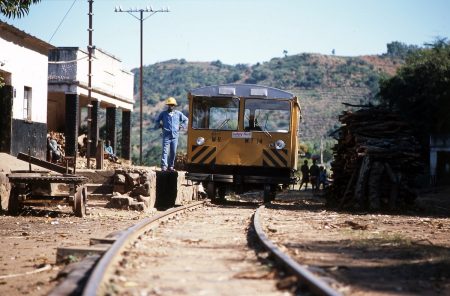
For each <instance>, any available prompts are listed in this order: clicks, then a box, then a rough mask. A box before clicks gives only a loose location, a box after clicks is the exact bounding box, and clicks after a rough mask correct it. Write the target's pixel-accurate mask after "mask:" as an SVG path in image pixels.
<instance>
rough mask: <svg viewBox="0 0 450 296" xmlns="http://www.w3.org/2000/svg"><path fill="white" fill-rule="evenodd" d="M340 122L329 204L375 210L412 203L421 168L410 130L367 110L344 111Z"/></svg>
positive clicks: (375, 110) (372, 109) (382, 112)
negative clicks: (414, 186) (416, 180)
mask: <svg viewBox="0 0 450 296" xmlns="http://www.w3.org/2000/svg"><path fill="white" fill-rule="evenodd" d="M339 121H340V122H341V123H342V127H341V128H340V129H339V130H338V131H336V132H335V133H334V135H335V136H336V137H337V140H338V143H337V144H336V145H335V147H334V148H333V153H334V162H333V164H332V170H333V176H334V181H333V184H332V186H330V187H329V190H328V192H327V199H328V202H329V203H330V204H337V205H339V207H340V208H343V209H363V210H375V211H378V210H383V209H389V210H394V209H396V210H401V209H402V208H404V207H405V205H406V204H410V203H411V202H413V201H414V199H415V197H416V194H415V192H414V190H413V189H412V188H413V185H414V180H415V178H416V176H417V175H418V174H419V173H420V172H421V171H422V169H423V163H422V160H421V154H420V150H421V147H420V145H419V143H418V141H417V140H416V139H415V138H414V136H413V131H412V129H411V128H410V126H409V125H408V124H407V123H406V122H405V121H404V120H402V118H401V117H400V116H399V114H396V113H393V112H392V111H389V110H386V109H383V108H380V107H369V106H366V107H364V108H362V109H360V110H358V111H354V112H352V111H345V112H344V113H343V114H342V115H341V116H340V117H339Z"/></svg>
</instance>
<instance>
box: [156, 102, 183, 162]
mask: <svg viewBox="0 0 450 296" xmlns="http://www.w3.org/2000/svg"><path fill="white" fill-rule="evenodd" d="M166 106H167V110H164V111H162V112H161V113H160V114H159V116H158V117H157V118H156V122H155V129H158V128H162V155H161V170H162V171H166V170H167V169H168V170H169V171H174V170H175V169H174V164H175V156H176V153H177V145H178V136H179V130H180V129H181V128H186V127H187V123H188V118H187V117H186V116H184V114H183V113H181V112H180V111H178V110H175V106H177V101H176V100H175V99H174V98H173V97H169V98H168V99H167V100H166Z"/></svg>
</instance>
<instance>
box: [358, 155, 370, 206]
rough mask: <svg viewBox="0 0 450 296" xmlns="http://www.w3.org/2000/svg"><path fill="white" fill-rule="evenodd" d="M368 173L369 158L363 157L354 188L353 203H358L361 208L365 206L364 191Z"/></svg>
mask: <svg viewBox="0 0 450 296" xmlns="http://www.w3.org/2000/svg"><path fill="white" fill-rule="evenodd" d="M369 172H370V158H369V156H365V157H364V158H363V161H362V163H361V168H360V170H359V175H358V180H357V181H356V186H355V194H354V196H355V198H354V199H355V201H357V202H359V203H360V205H361V206H364V204H365V198H364V197H365V189H366V184H367V180H368V176H369Z"/></svg>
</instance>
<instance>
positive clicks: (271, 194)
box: [264, 184, 276, 203]
mask: <svg viewBox="0 0 450 296" xmlns="http://www.w3.org/2000/svg"><path fill="white" fill-rule="evenodd" d="M275 195H276V191H275V188H274V187H273V186H271V185H270V184H264V203H270V202H271V201H273V200H274V199H275Z"/></svg>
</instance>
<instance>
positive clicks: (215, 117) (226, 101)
mask: <svg viewBox="0 0 450 296" xmlns="http://www.w3.org/2000/svg"><path fill="white" fill-rule="evenodd" d="M192 105H193V108H192V109H193V110H192V119H193V120H192V128H195V129H218V130H237V128H238V118H239V99H238V98H208V97H195V98H194V100H193V102H192Z"/></svg>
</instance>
